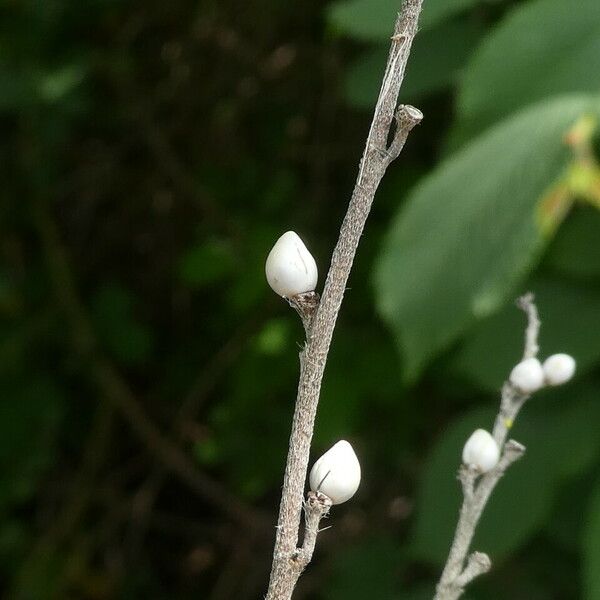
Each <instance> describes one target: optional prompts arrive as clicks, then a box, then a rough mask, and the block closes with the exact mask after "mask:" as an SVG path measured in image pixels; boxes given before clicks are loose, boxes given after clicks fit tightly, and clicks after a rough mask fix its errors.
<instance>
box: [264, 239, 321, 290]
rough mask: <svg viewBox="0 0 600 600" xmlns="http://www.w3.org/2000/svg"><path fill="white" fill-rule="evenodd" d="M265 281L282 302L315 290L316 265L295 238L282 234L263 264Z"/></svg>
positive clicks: (299, 240)
mask: <svg viewBox="0 0 600 600" xmlns="http://www.w3.org/2000/svg"><path fill="white" fill-rule="evenodd" d="M265 274H266V276H267V281H268V282H269V285H270V286H271V288H273V291H275V292H276V293H277V294H279V295H280V296H283V297H285V298H291V297H293V296H296V295H297V294H302V293H304V292H312V291H314V289H315V288H316V287H317V280H318V275H319V274H318V270H317V263H316V262H315V259H314V258H313V256H312V254H311V253H310V252H309V251H308V249H307V247H306V246H305V245H304V242H303V241H302V240H301V239H300V237H299V236H298V234H296V233H295V232H293V231H288V232H286V233H284V234H283V235H282V236H281V237H280V238H279V239H278V240H277V242H275V245H274V246H273V248H272V249H271V252H269V256H267V262H266V264H265Z"/></svg>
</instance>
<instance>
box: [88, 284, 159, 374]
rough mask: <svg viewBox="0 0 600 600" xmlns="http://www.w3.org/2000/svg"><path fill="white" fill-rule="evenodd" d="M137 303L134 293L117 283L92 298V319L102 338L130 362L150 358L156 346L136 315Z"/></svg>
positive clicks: (110, 350) (111, 351) (119, 355)
mask: <svg viewBox="0 0 600 600" xmlns="http://www.w3.org/2000/svg"><path fill="white" fill-rule="evenodd" d="M134 305H135V297H134V296H133V294H132V293H131V292H130V291H129V290H127V289H125V288H124V287H122V286H120V285H118V284H116V283H110V284H106V285H104V286H102V287H101V288H100V289H99V290H98V291H97V292H96V295H95V296H94V298H93V301H92V319H93V321H94V325H95V326H96V330H97V334H98V337H99V338H100V341H101V342H102V343H103V344H104V345H105V346H106V348H107V349H108V351H109V352H110V353H111V354H112V355H113V356H115V358H117V360H119V361H120V362H122V363H124V364H127V365H135V364H139V363H141V362H143V361H145V360H147V359H148V357H149V356H150V354H151V352H152V348H153V346H154V339H153V337H152V332H151V331H150V329H148V328H147V327H146V326H145V325H143V324H142V323H140V322H139V321H137V320H136V319H135V315H134Z"/></svg>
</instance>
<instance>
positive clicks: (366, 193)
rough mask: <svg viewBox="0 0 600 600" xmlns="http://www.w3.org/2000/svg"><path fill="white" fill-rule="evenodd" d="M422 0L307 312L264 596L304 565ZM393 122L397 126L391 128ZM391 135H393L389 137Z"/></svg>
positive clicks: (270, 597) (400, 24) (385, 85)
mask: <svg viewBox="0 0 600 600" xmlns="http://www.w3.org/2000/svg"><path fill="white" fill-rule="evenodd" d="M422 1H423V0H406V1H405V3H404V6H403V8H402V12H401V13H400V14H399V16H398V19H397V21H396V25H395V28H394V35H393V36H392V44H391V48H390V53H389V57H388V62H387V66H386V69H385V74H384V76H383V82H382V85H381V90H380V93H379V98H378V100H377V105H376V107H375V112H374V116H373V121H372V123H371V128H370V130H369V134H368V136H367V141H366V145H365V150H364V153H363V156H362V160H361V163H360V168H359V173H358V178H357V181H356V184H355V187H354V191H353V193H352V198H351V200H350V204H349V206H348V210H347V212H346V216H345V217H344V220H343V223H342V226H341V229H340V235H339V238H338V241H337V244H336V247H335V249H334V251H333V256H332V259H331V266H330V268H329V272H328V273H327V279H326V281H325V286H324V289H323V294H322V297H321V300H320V302H319V304H318V307H317V308H316V312H315V313H314V315H313V316H312V317H311V318H310V321H308V322H307V321H306V320H305V327H306V329H307V339H306V344H305V346H304V349H303V350H302V352H301V353H300V381H299V384H298V394H297V398H296V408H295V412H294V417H293V423H292V432H291V436H290V442H289V452H288V457H287V464H286V469H285V477H284V483H283V492H282V497H281V504H280V508H279V520H278V524H277V534H276V540H275V549H274V553H273V565H272V569H271V577H270V581H269V589H268V592H267V596H266V598H267V600H287V599H289V598H290V597H291V595H292V592H293V590H294V586H295V585H296V581H297V580H298V577H299V576H300V573H301V572H302V569H303V568H304V566H305V565H304V564H302V563H303V561H300V562H299V561H297V560H295V558H296V557H297V556H298V552H300V551H301V549H299V548H298V537H299V526H300V519H301V512H302V502H303V493H304V482H305V480H306V472H307V468H308V460H309V453H310V443H311V439H312V435H313V428H314V421H315V416H316V412H317V404H318V401H319V394H320V390H321V381H322V379H323V373H324V371H325V363H326V361H327V354H328V352H329V346H330V343H331V339H332V336H333V330H334V327H335V323H336V320H337V316H338V313H339V310H340V306H341V304H342V300H343V297H344V291H345V289H346V284H347V281H348V277H349V275H350V270H351V268H352V263H353V261H354V256H355V254H356V250H357V248H358V243H359V241H360V237H361V235H362V232H363V229H364V226H365V223H366V220H367V217H368V215H369V211H370V210H371V206H372V204H373V199H374V197H375V192H376V191H377V188H378V187H379V184H380V182H381V180H382V178H383V176H384V174H385V171H386V169H387V167H388V166H389V165H390V163H391V162H392V161H393V160H394V159H395V158H396V157H397V156H398V154H399V153H400V152H401V150H402V148H403V146H404V143H405V141H406V138H407V137H408V134H409V132H410V131H411V129H412V128H413V127H414V126H415V125H416V124H418V123H419V122H420V121H421V119H422V118H423V115H422V113H421V112H420V111H419V110H417V109H416V108H414V107H412V106H399V107H397V101H398V92H399V90H400V85H401V83H402V80H403V78H404V70H405V68H406V63H407V61H408V57H409V54H410V48H411V45H412V41H413V39H414V36H415V34H416V32H417V21H418V18H419V14H420V12H421V5H422ZM394 126H395V130H394V133H393V135H391V136H390V134H391V132H392V130H393V129H394ZM390 137H391V138H392V139H391V141H388V140H390Z"/></svg>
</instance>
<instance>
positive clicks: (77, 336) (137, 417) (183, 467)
mask: <svg viewBox="0 0 600 600" xmlns="http://www.w3.org/2000/svg"><path fill="white" fill-rule="evenodd" d="M35 221H36V225H37V228H38V231H39V234H40V238H41V241H42V244H43V246H44V254H45V256H46V259H47V261H48V270H49V273H50V277H51V279H52V283H53V285H54V291H55V294H56V297H57V300H58V304H59V305H60V308H61V309H62V311H63V313H64V315H65V317H66V319H67V321H68V324H69V326H70V329H71V334H72V338H73V345H74V348H75V349H76V351H77V352H78V354H79V355H80V356H81V357H82V358H84V359H86V360H87V361H88V363H89V368H90V373H91V376H92V378H93V380H94V382H95V383H96V385H97V386H98V388H99V389H100V390H101V391H102V393H103V394H104V395H105V396H106V398H107V400H109V401H110V402H111V403H112V404H113V405H114V407H115V408H116V409H117V410H118V411H119V413H120V414H121V415H122V416H123V417H124V418H125V420H126V421H127V422H128V423H129V425H130V427H131V429H132V430H133V432H134V433H135V434H136V435H137V436H138V437H139V439H140V440H141V441H142V442H143V443H144V444H145V446H146V447H147V448H148V450H150V451H151V452H152V453H153V454H154V455H155V456H156V458H157V459H158V460H159V461H160V462H161V463H162V464H163V465H165V467H166V468H168V469H169V470H170V471H172V472H173V473H175V474H177V475H178V476H179V478H180V479H181V480H182V481H184V482H185V483H186V484H187V485H188V486H189V487H190V488H191V489H192V490H194V491H195V492H196V493H197V494H198V495H199V496H200V497H201V498H203V499H204V500H205V501H207V502H209V503H210V504H211V505H212V506H214V508H216V509H217V510H220V511H222V512H224V513H225V514H227V515H228V516H229V517H231V518H232V519H234V520H235V521H237V522H238V523H240V524H242V525H244V526H246V527H250V528H262V527H263V526H264V524H265V518H264V516H263V515H262V513H260V512H259V511H258V510H256V509H253V508H251V507H249V506H247V505H246V504H244V503H243V502H242V501H241V500H240V499H239V498H237V497H236V496H234V495H233V494H231V493H230V492H229V491H228V490H226V489H224V488H223V486H221V485H220V484H219V483H218V482H216V481H214V480H212V479H211V478H210V477H208V476H207V475H206V474H204V473H203V472H202V471H200V470H198V469H197V468H196V467H195V466H194V464H193V463H192V462H190V460H189V459H188V457H187V456H186V455H185V453H183V452H182V451H181V450H180V448H179V447H178V446H176V445H174V444H173V443H171V441H170V440H169V439H168V438H167V437H166V436H164V435H163V433H162V432H161V431H160V429H159V428H158V427H157V426H156V425H155V424H154V423H153V421H152V420H151V419H150V418H149V417H148V415H147V414H146V412H145V411H144V408H143V406H142V404H141V403H140V402H139V401H138V399H137V398H136V397H135V395H134V394H133V392H132V391H131V390H130V388H129V386H128V384H127V382H126V381H125V380H124V379H123V378H122V377H121V375H120V373H119V372H118V370H117V369H116V368H115V367H114V366H113V364H112V363H111V362H110V361H109V360H108V359H107V358H106V357H104V356H103V355H102V354H101V353H100V352H99V351H98V344H97V341H96V338H95V335H94V330H93V327H92V325H91V323H90V321H89V318H88V316H87V314H86V311H85V308H84V305H83V303H82V302H81V300H80V298H79V296H78V293H77V289H76V286H75V282H74V280H73V276H72V273H71V269H70V264H69V260H68V256H67V253H66V249H65V248H64V246H63V244H62V242H61V240H60V237H59V234H58V231H57V228H56V224H55V223H54V220H53V219H52V218H51V216H50V214H49V213H48V211H47V209H46V207H45V205H44V203H43V202H38V203H36V206H35Z"/></svg>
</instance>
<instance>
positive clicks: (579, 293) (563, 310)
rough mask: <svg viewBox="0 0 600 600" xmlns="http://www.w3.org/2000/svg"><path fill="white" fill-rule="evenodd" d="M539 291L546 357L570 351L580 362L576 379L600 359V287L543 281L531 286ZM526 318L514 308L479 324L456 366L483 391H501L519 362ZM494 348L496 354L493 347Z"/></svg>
mask: <svg viewBox="0 0 600 600" xmlns="http://www.w3.org/2000/svg"><path fill="white" fill-rule="evenodd" d="M527 289H528V290H532V291H533V292H534V293H535V297H536V303H537V306H538V309H539V311H540V316H541V319H542V328H541V330H540V346H541V349H542V353H543V354H542V355H543V356H548V355H550V354H555V353H556V352H566V353H568V354H571V355H572V356H574V357H575V358H576V359H577V375H578V376H580V375H581V374H583V373H585V372H586V371H589V370H590V369H591V368H593V367H594V366H595V365H597V364H598V361H600V339H598V336H595V335H590V330H591V331H595V330H597V329H600V311H598V306H600V289H596V288H591V287H589V286H582V285H578V284H575V283H568V282H565V281H561V280H558V279H552V278H543V279H538V280H535V281H533V282H531V284H528V285H527ZM523 331H524V317H523V313H522V312H521V311H519V310H517V309H516V308H515V307H514V305H512V304H508V305H507V306H505V307H504V308H503V309H502V310H501V311H500V312H498V313H497V314H495V315H493V316H492V317H490V318H488V319H485V320H484V321H482V322H481V323H479V324H478V325H477V326H476V327H475V329H474V330H473V331H472V332H471V333H470V334H469V336H468V337H467V339H466V341H465V343H464V345H463V346H462V347H461V349H460V350H459V352H458V354H457V356H456V358H455V360H454V368H455V369H456V370H457V371H459V372H460V373H462V374H465V375H466V376H467V377H468V378H469V379H471V380H472V381H473V382H474V383H476V384H478V385H480V386H481V387H482V388H484V389H489V390H498V389H500V386H501V385H502V382H503V381H504V380H505V379H506V378H507V376H508V374H509V373H510V370H511V369H512V367H513V366H514V365H515V364H516V363H517V362H518V361H519V359H520V356H521V349H522V346H523ZM492 348H493V352H490V349H492Z"/></svg>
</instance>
